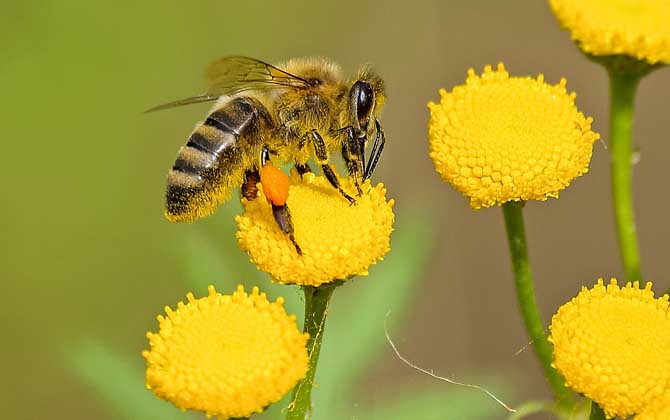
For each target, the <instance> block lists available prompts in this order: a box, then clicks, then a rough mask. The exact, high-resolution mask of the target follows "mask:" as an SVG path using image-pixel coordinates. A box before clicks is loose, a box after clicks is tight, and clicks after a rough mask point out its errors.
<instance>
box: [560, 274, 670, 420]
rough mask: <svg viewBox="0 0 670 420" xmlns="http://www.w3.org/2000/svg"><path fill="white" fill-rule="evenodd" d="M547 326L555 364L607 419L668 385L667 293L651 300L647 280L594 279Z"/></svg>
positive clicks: (650, 398) (637, 409)
mask: <svg viewBox="0 0 670 420" xmlns="http://www.w3.org/2000/svg"><path fill="white" fill-rule="evenodd" d="M550 329H551V337H550V339H549V340H550V341H551V342H552V343H553V344H554V366H555V367H556V369H558V371H559V372H561V373H562V374H563V375H564V376H565V379H566V383H567V385H568V386H569V387H571V388H572V389H574V390H575V391H577V392H580V393H582V394H584V395H586V396H587V397H588V398H590V399H592V400H594V401H596V402H597V403H598V404H599V405H600V406H601V407H602V408H603V410H604V411H605V414H606V415H607V417H608V418H611V417H614V416H619V417H621V418H625V417H628V416H629V415H631V414H634V413H638V412H640V411H641V410H642V409H643V408H644V407H645V406H646V405H647V404H649V402H651V401H653V400H654V399H656V398H659V397H660V396H661V395H662V394H663V393H664V392H665V390H667V389H668V387H669V385H670V314H669V313H668V295H665V296H663V297H661V298H658V299H654V292H652V290H651V283H647V285H646V287H645V288H644V289H640V288H639V285H638V283H637V282H636V283H634V284H633V285H631V284H630V283H628V284H627V285H626V286H625V287H619V286H617V283H616V280H615V279H612V280H611V282H610V284H609V285H607V286H605V285H604V284H603V280H602V279H599V280H598V283H597V284H596V285H595V286H594V287H593V288H592V289H590V290H589V289H586V288H582V291H581V292H580V293H579V294H578V295H577V297H576V298H574V299H572V300H571V301H570V302H568V303H566V304H565V305H563V306H561V307H560V308H559V310H558V312H557V313H556V314H555V315H554V317H553V319H552V321H551V327H550Z"/></svg>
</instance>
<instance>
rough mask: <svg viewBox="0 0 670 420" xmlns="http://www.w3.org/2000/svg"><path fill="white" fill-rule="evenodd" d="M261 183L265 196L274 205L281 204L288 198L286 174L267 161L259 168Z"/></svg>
mask: <svg viewBox="0 0 670 420" xmlns="http://www.w3.org/2000/svg"><path fill="white" fill-rule="evenodd" d="M261 184H263V192H264V193H265V197H267V199H268V200H269V201H270V202H271V203H272V204H274V205H275V206H283V205H284V204H286V200H288V176H286V174H285V173H284V172H282V171H281V169H279V168H277V167H276V166H274V165H272V163H270V162H267V163H266V164H265V166H263V169H261Z"/></svg>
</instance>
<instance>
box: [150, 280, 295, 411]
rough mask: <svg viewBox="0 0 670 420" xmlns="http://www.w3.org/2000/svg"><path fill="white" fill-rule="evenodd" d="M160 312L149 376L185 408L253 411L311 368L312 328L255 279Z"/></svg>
mask: <svg viewBox="0 0 670 420" xmlns="http://www.w3.org/2000/svg"><path fill="white" fill-rule="evenodd" d="M187 298H188V303H187V304H184V303H183V302H179V303H178V304H177V310H175V311H173V310H172V309H170V308H169V307H166V308H165V312H166V314H167V317H164V316H162V315H159V316H158V322H159V327H160V331H159V332H158V333H151V332H150V333H148V334H147V337H148V338H149V343H150V345H151V350H147V351H144V352H143V353H142V355H143V356H144V358H145V359H146V361H147V372H146V381H147V382H146V384H147V388H149V389H150V390H152V391H153V392H154V394H156V395H157V396H158V397H159V398H162V399H166V400H169V401H172V403H173V404H174V405H176V406H177V407H179V408H182V409H187V408H188V409H193V410H199V411H204V412H205V414H206V415H207V416H208V417H210V416H218V417H219V418H220V419H227V418H235V417H248V416H250V415H251V414H253V413H258V412H261V411H262V410H263V408H264V407H266V406H267V405H269V404H271V403H273V402H276V401H278V400H279V399H281V398H282V397H283V396H284V395H285V394H286V393H287V392H288V391H290V390H291V389H292V388H293V387H294V386H295V384H296V383H297V382H298V381H299V380H300V379H302V378H303V377H304V375H305V372H306V371H307V361H308V358H307V350H306V347H305V346H306V343H307V338H308V335H307V334H302V333H300V331H298V328H297V326H296V321H295V316H294V315H291V316H288V315H287V314H286V312H285V311H284V307H283V303H284V300H283V298H278V299H277V301H276V302H268V300H267V297H266V295H265V293H259V290H258V288H257V287H254V288H253V290H252V292H251V294H247V293H245V292H244V288H243V287H242V286H238V288H237V291H236V292H235V293H233V294H232V295H221V294H220V293H217V292H216V290H214V287H213V286H210V287H209V296H206V297H203V298H200V299H196V298H195V297H194V296H193V294H191V293H189V294H188V295H187Z"/></svg>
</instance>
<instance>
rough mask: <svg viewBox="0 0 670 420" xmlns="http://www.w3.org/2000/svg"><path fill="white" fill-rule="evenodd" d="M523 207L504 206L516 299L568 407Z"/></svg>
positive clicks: (558, 396)
mask: <svg viewBox="0 0 670 420" xmlns="http://www.w3.org/2000/svg"><path fill="white" fill-rule="evenodd" d="M523 205H524V203H523V202H511V201H510V202H507V203H505V204H503V206H502V209H503V215H504V216H505V227H506V229H507V240H508V242H509V250H510V254H511V257H512V267H513V268H514V278H515V284H516V296H517V300H518V303H519V309H520V310H521V316H522V318H523V321H524V324H525V326H526V330H527V331H528V335H529V336H530V339H531V341H532V343H533V348H534V349H535V354H536V355H537V357H538V359H539V360H540V364H541V365H542V369H544V376H545V377H546V378H547V381H549V385H550V386H551V389H552V391H553V393H554V398H555V400H556V402H557V403H558V405H559V406H567V405H569V404H571V403H572V394H571V392H570V390H569V389H568V388H566V387H565V385H564V384H565V379H563V377H562V376H561V374H560V373H558V371H556V369H554V368H553V367H552V366H551V360H552V350H551V345H550V344H549V341H548V340H547V336H546V334H545V332H544V323H543V322H542V320H541V319H540V313H539V311H538V309H537V303H536V301H535V291H534V288H533V276H532V274H531V271H530V262H529V261H528V246H527V244H526V233H525V228H524V224H523Z"/></svg>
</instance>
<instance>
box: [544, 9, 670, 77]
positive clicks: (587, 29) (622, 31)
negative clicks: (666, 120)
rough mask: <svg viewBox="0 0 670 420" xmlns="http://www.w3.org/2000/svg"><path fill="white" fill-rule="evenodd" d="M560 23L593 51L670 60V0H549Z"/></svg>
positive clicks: (649, 61)
mask: <svg viewBox="0 0 670 420" xmlns="http://www.w3.org/2000/svg"><path fill="white" fill-rule="evenodd" d="M549 3H550V4H551V8H552V9H553V10H554V14H555V15H556V17H557V18H558V21H559V22H560V24H561V25H562V26H563V27H565V28H566V29H568V30H569V31H570V32H571V34H572V39H574V40H575V41H577V43H578V45H579V47H580V48H581V49H582V50H584V52H587V53H589V54H592V55H596V56H600V55H627V56H631V57H634V58H636V59H638V60H644V61H646V62H648V63H650V64H656V63H659V62H660V63H666V64H668V63H670V25H669V24H668V22H670V2H668V1H667V0H549Z"/></svg>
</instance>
